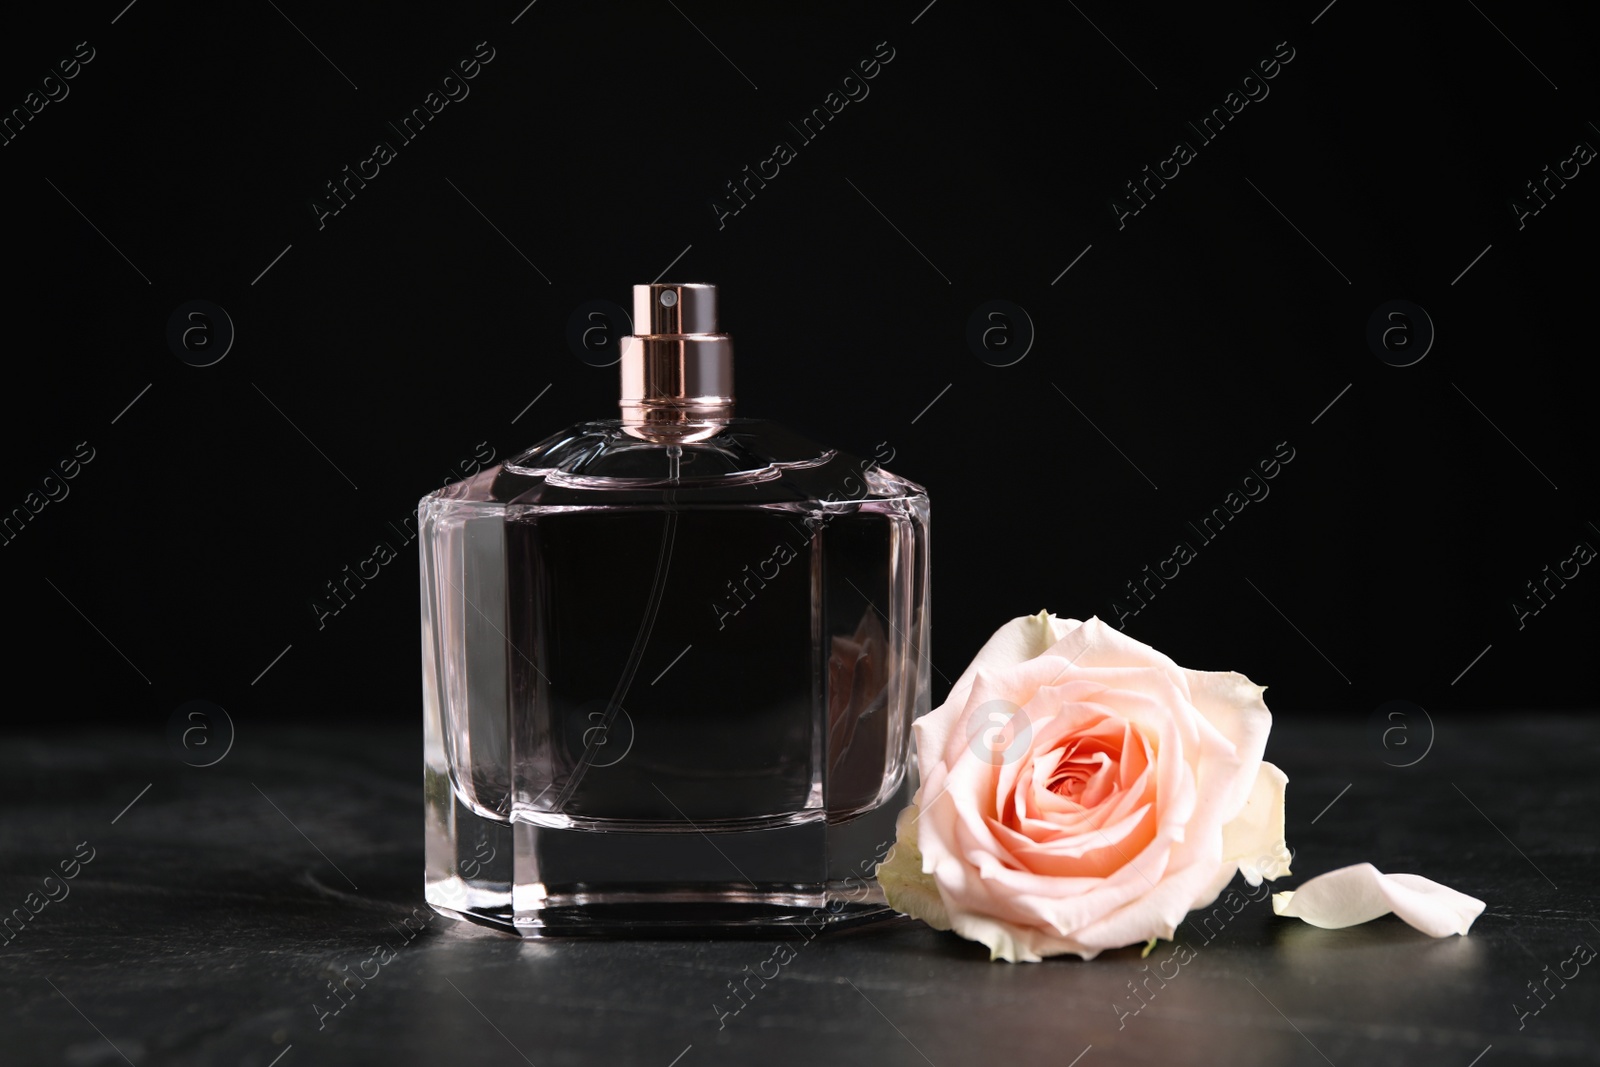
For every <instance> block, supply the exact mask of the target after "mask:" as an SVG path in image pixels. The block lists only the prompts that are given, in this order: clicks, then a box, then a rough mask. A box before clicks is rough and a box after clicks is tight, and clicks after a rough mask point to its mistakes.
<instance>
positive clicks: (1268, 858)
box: [1222, 761, 1291, 885]
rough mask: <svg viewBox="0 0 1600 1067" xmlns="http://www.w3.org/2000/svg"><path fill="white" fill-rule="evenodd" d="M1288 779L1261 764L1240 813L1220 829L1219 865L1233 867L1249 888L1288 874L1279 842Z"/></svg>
mask: <svg viewBox="0 0 1600 1067" xmlns="http://www.w3.org/2000/svg"><path fill="white" fill-rule="evenodd" d="M1288 784H1289V776H1288V775H1286V774H1284V773H1283V772H1282V771H1280V770H1279V769H1278V768H1277V767H1274V766H1273V765H1272V764H1270V763H1267V762H1265V761H1262V764H1261V769H1260V770H1259V771H1257V772H1256V781H1255V785H1254V786H1253V787H1252V788H1251V790H1250V798H1249V799H1248V800H1247V801H1245V805H1244V808H1243V810H1241V811H1240V812H1239V814H1238V815H1236V816H1234V818H1233V821H1232V822H1230V823H1228V824H1227V825H1226V826H1224V827H1223V828H1222V862H1223V863H1225V864H1234V865H1236V866H1237V867H1238V868H1239V871H1240V873H1242V874H1243V875H1244V879H1245V881H1247V882H1249V883H1250V884H1251V885H1260V884H1261V879H1263V878H1265V879H1267V880H1268V881H1271V880H1272V879H1274V878H1281V877H1283V876H1284V875H1286V874H1288V873H1290V872H1289V860H1290V859H1291V857H1290V855H1289V848H1288V845H1287V844H1285V842H1284V839H1283V793H1284V787H1285V786H1287V785H1288Z"/></svg>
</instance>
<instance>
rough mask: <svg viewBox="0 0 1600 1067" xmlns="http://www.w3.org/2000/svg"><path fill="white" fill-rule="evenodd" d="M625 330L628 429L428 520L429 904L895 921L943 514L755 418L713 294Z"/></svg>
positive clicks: (648, 302)
mask: <svg viewBox="0 0 1600 1067" xmlns="http://www.w3.org/2000/svg"><path fill="white" fill-rule="evenodd" d="M633 308H634V310H633V314H634V325H635V329H636V330H638V334H637V335H636V336H630V337H625V338H623V339H622V341H621V372H622V373H621V379H622V381H621V404H620V408H621V410H620V416H621V417H620V418H616V419H606V420H599V421H594V422H585V423H581V424H579V425H577V426H574V427H572V428H570V429H568V430H564V431H562V432H560V433H557V434H555V435H553V436H551V437H548V438H546V439H545V440H544V441H541V442H540V443H539V444H537V445H535V446H533V447H532V448H530V449H528V450H527V451H526V452H523V453H521V454H520V455H518V456H516V457H515V458H512V459H509V460H507V461H506V462H505V463H503V464H501V465H500V466H497V467H494V468H490V469H488V470H484V471H482V472H481V473H479V474H478V475H476V476H475V477H472V478H469V479H467V480H465V481H462V482H457V483H455V484H453V485H450V486H447V487H445V488H443V489H441V490H439V491H437V492H435V493H432V494H430V495H429V496H427V497H425V498H423V500H422V502H421V504H420V506H419V529H420V534H421V536H420V538H419V542H420V548H421V555H422V560H421V562H422V567H421V572H422V662H423V669H422V679H423V700H424V717H425V738H426V752H425V759H424V782H425V793H426V849H427V866H426V888H427V898H428V902H429V904H431V905H432V906H433V907H434V908H435V909H436V910H438V911H440V912H442V913H444V914H446V915H450V916H453V917H456V918H460V919H467V920H471V921H474V922H479V923H482V924H485V925H489V926H494V927H498V928H502V929H505V930H510V931H514V932H516V933H519V934H521V935H523V936H527V937H545V936H555V935H586V934H589V935H602V936H604V935H630V936H637V935H648V934H651V933H655V934H668V935H670V934H684V933H693V934H704V933H710V934H719V933H720V934H731V933H737V932H741V931H744V932H751V933H756V934H760V933H763V932H766V933H770V932H772V931H774V930H775V929H779V928H790V929H796V928H798V929H801V930H804V931H813V932H814V931H817V930H820V929H824V928H831V927H837V926H840V925H845V924H857V923H864V922H868V921H872V920H874V919H878V918H882V917H885V916H886V915H889V914H892V912H890V911H889V909H888V908H887V906H886V905H885V904H884V901H883V896H882V893H881V891H880V890H879V889H878V887H877V885H876V883H875V882H874V881H873V877H872V875H873V869H874V867H875V866H876V864H877V862H879V861H880V860H881V859H882V858H883V856H884V855H885V854H886V853H887V851H888V849H889V847H890V845H891V844H892V843H893V841H894V836H895V831H894V821H895V816H896V815H897V814H898V812H899V811H900V809H901V808H902V807H904V805H905V804H906V802H907V800H908V799H909V797H910V794H911V792H912V789H913V782H912V781H911V780H910V778H911V777H912V775H911V773H910V772H908V760H907V756H908V748H909V741H910V732H911V731H910V725H911V721H912V720H913V719H914V718H915V717H916V716H917V715H919V714H921V713H923V712H925V711H926V710H927V704H928V692H929V687H928V659H927V654H926V648H927V641H928V497H927V494H926V493H925V492H924V491H923V490H922V489H921V488H920V487H919V486H917V485H915V484H913V483H911V482H908V481H906V480H905V479H903V478H899V477H896V476H895V475H893V474H891V473H889V472H888V471H887V470H885V469H883V467H882V466H881V463H882V462H883V461H884V460H885V459H888V458H891V456H892V451H891V450H889V449H888V448H887V445H884V446H880V447H879V449H878V452H879V454H877V455H875V456H873V457H871V458H858V457H855V456H850V455H846V454H845V453H843V452H840V451H838V450H835V449H828V448H822V447H819V446H817V445H815V444H812V443H811V442H809V441H807V440H805V439H804V438H802V437H799V436H797V435H796V434H793V433H791V432H790V431H788V430H786V429H784V428H782V427H780V426H777V425H775V424H773V423H770V422H765V421H762V420H757V419H746V418H736V417H734V414H733V343H732V340H731V339H730V338H729V337H728V335H726V334H723V333H719V332H718V330H717V293H716V289H715V287H713V286H710V285H689V284H652V285H640V286H635V287H634V292H633ZM807 936H810V934H809V933H807Z"/></svg>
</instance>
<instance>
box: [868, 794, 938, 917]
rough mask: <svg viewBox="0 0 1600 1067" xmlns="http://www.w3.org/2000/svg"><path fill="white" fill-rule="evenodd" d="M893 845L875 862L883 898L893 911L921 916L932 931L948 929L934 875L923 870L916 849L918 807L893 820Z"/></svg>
mask: <svg viewBox="0 0 1600 1067" xmlns="http://www.w3.org/2000/svg"><path fill="white" fill-rule="evenodd" d="M894 830H895V839H894V847H893V848H891V849H890V850H889V854H888V855H887V856H885V857H884V860H883V862H882V863H880V864H878V870H877V878H878V884H879V885H880V886H882V887H883V895H884V898H885V899H887V900H888V902H889V906H890V907H891V908H893V909H894V910H895V911H898V912H901V913H902V914H905V915H909V916H911V917H912V918H913V919H921V920H922V921H923V922H925V923H927V924H928V925H929V926H931V927H933V928H934V929H935V930H948V929H950V916H949V915H948V914H946V913H945V910H944V901H942V900H940V899H939V887H938V885H937V884H935V882H934V880H933V875H931V874H924V873H923V870H922V853H920V852H918V851H917V806H916V804H911V805H908V806H907V807H905V808H903V809H902V810H901V812H900V814H899V816H898V817H896V819H895V821H894Z"/></svg>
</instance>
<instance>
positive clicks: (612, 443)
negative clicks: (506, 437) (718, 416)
mask: <svg viewBox="0 0 1600 1067" xmlns="http://www.w3.org/2000/svg"><path fill="white" fill-rule="evenodd" d="M893 455H894V451H893V449H892V448H888V447H887V445H886V444H885V445H880V446H879V447H878V449H877V450H876V451H875V453H874V455H873V456H871V457H859V456H854V455H851V454H849V453H847V452H844V451H841V450H839V449H834V448H825V447H823V446H821V445H818V444H816V443H815V442H813V441H811V440H809V439H807V438H805V437H804V436H802V435H800V434H797V433H795V432H794V431H792V430H789V429H788V428H786V427H784V426H782V425H780V424H778V423H774V422H771V421H768V420H765V419H743V418H735V419H729V420H728V421H727V423H726V425H725V426H724V427H723V428H722V429H721V430H720V431H719V432H718V433H716V434H714V435H712V436H710V437H708V438H705V439H704V440H699V441H692V442H686V443H683V444H678V445H668V444H664V443H660V442H655V441H646V440H640V439H639V438H636V437H633V436H631V435H629V434H628V433H627V432H626V430H625V429H624V427H623V424H622V422H621V421H620V420H616V419H605V420H595V421H592V422H582V423H578V424H577V425H575V426H571V427H568V428H567V429H565V430H562V431H560V432H558V433H554V434H551V435H550V436H549V437H546V438H545V439H544V440H542V441H540V442H539V443H538V444H536V445H534V446H533V447H531V448H529V449H526V450H524V451H523V452H520V453H518V454H517V455H515V456H513V457H511V458H510V459H507V460H506V461H505V462H504V463H501V464H500V465H498V466H496V467H491V468H488V469H486V470H484V471H482V472H481V473H479V474H477V475H476V476H474V477H472V478H469V479H466V480H465V481H461V482H456V483H454V484H452V485H448V486H445V487H444V488H443V489H440V490H438V491H437V492H435V493H432V494H430V495H429V497H428V498H426V499H428V500H434V499H438V500H440V501H441V502H442V501H456V502H460V503H464V504H466V503H483V504H504V505H548V506H555V507H563V506H578V507H582V506H645V507H651V506H657V507H659V506H686V505H702V506H729V505H733V506H737V505H740V504H775V503H786V502H793V503H800V502H815V503H818V504H821V505H823V506H828V505H839V506H844V505H847V504H850V503H855V504H859V503H860V502H862V501H864V500H880V501H889V500H905V501H916V500H919V499H920V500H921V502H922V504H921V506H922V507H923V508H925V507H926V499H927V493H926V491H925V490H923V489H922V487H921V486H919V485H917V484H915V483H913V482H910V481H907V480H906V479H903V478H900V477H898V476H897V475H894V474H892V473H890V472H889V471H888V470H886V469H884V467H883V465H882V464H883V463H884V462H885V461H887V460H890V459H892V458H893Z"/></svg>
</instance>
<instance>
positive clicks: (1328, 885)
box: [1272, 863, 1484, 937]
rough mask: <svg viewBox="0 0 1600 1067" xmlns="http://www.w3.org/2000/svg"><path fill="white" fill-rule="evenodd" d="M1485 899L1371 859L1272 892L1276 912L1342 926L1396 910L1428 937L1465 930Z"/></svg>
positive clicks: (1327, 927) (1330, 926)
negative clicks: (1389, 871) (1384, 867)
mask: <svg viewBox="0 0 1600 1067" xmlns="http://www.w3.org/2000/svg"><path fill="white" fill-rule="evenodd" d="M1483 907H1484V904H1483V901H1481V900H1479V899H1477V898H1476V897H1469V896H1467V895H1466V894H1465V893H1458V892H1456V891H1455V890H1454V889H1451V888H1450V887H1449V886H1446V885H1440V884H1439V883H1438V882H1434V881H1430V880H1429V879H1427V878H1423V877H1422V876H1421V875H1417V874H1384V873H1383V872H1382V871H1380V870H1378V868H1376V867H1374V866H1373V865H1372V864H1370V863H1357V864H1355V865H1354V866H1351V867H1341V868H1339V869H1338V870H1336V871H1329V872H1328V873H1327V874H1319V875H1317V877H1315V878H1313V879H1311V880H1310V881H1309V882H1307V883H1306V884H1305V885H1303V886H1301V887H1300V888H1299V889H1295V890H1292V891H1290V892H1286V893H1274V894H1272V910H1273V911H1274V912H1276V913H1277V914H1279V915H1284V916H1291V917H1294V918H1300V919H1304V920H1305V921H1306V922H1308V923H1310V924H1311V925H1312V926H1320V927H1322V928H1323V929H1325V930H1339V929H1342V928H1344V927H1346V926H1355V925H1356V924H1358V923H1364V922H1370V921H1371V920H1373V919H1376V918H1378V917H1379V916H1380V915H1387V914H1389V913H1390V912H1391V911H1392V912H1394V913H1395V914H1396V915H1398V916H1399V917H1400V918H1402V919H1404V920H1405V921H1406V922H1408V923H1410V924H1411V925H1412V926H1414V927H1416V928H1417V929H1418V930H1421V931H1422V932H1423V933H1425V934H1427V935H1428V936H1429V937H1448V936H1449V935H1450V934H1465V933H1466V932H1467V931H1468V930H1469V929H1470V928H1471V927H1472V921H1473V920H1474V919H1476V918H1477V917H1478V915H1479V914H1480V913H1481V912H1482V911H1483Z"/></svg>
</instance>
